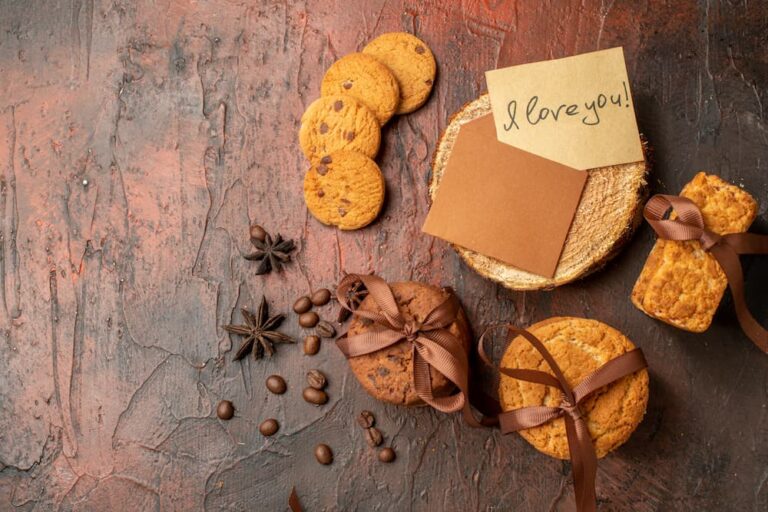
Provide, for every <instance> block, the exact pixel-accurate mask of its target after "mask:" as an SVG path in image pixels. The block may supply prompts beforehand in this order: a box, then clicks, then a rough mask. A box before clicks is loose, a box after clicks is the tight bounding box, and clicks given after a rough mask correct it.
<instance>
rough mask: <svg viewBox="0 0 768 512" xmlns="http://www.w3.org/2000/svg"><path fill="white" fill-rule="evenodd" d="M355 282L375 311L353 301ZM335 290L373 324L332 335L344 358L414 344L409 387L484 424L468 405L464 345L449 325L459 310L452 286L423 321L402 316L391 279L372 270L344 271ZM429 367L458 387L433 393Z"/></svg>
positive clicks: (344, 302) (443, 408)
mask: <svg viewBox="0 0 768 512" xmlns="http://www.w3.org/2000/svg"><path fill="white" fill-rule="evenodd" d="M357 282H362V283H363V285H364V286H365V287H366V288H367V289H368V297H370V298H371V299H372V300H373V301H374V302H375V303H376V305H377V306H378V311H375V310H368V309H365V310H364V309H362V308H358V309H353V308H352V307H351V305H350V304H349V302H348V300H347V291H348V290H349V289H350V288H351V287H352V286H354V285H355V284H356V283H357ZM336 296H337V298H338V299H339V304H341V306H342V307H343V308H345V309H347V310H349V311H350V312H351V313H352V314H353V315H355V316H357V317H361V318H366V319H368V320H371V321H372V322H373V324H374V325H373V326H372V328H371V329H368V330H366V331H365V332H362V333H360V334H356V335H354V336H349V335H348V334H344V335H342V336H341V337H340V338H339V339H338V340H336V346H337V347H339V350H341V352H342V353H343V354H344V355H345V356H346V357H347V358H351V357H358V356H361V355H365V354H370V353H373V352H376V351H378V350H382V349H384V348H387V347H389V346H392V345H395V344H397V343H400V342H401V341H407V342H408V343H410V344H411V345H412V346H413V387H414V389H415V390H416V394H417V395H418V396H419V398H421V399H422V400H423V401H424V402H426V403H427V404H429V405H431V406H432V407H434V408H435V409H437V410H438V411H441V412H457V411H462V413H463V415H464V419H465V420H466V421H467V423H469V424H470V425H471V426H473V427H480V426H483V423H482V422H481V421H478V420H477V419H476V418H475V416H474V415H473V414H472V411H471V409H470V404H469V358H468V357H467V351H466V349H465V348H464V345H463V344H462V343H461V342H460V341H459V340H458V339H456V337H455V336H454V335H453V334H451V332H450V331H449V330H448V328H449V327H450V326H451V324H453V322H454V321H456V315H457V314H458V312H459V303H458V300H457V299H456V296H455V295H453V293H452V292H451V293H449V294H448V296H447V297H446V299H445V300H444V301H443V302H441V303H440V304H438V305H437V306H436V307H435V308H434V309H433V310H432V311H430V312H429V313H427V314H426V316H424V319H423V320H421V321H418V320H416V319H409V318H405V317H404V316H403V314H402V312H401V311H400V308H399V307H398V305H397V301H396V300H395V296H394V294H393V293H392V290H391V289H390V288H389V285H388V284H387V283H386V282H385V281H384V280H383V279H381V278H380V277H377V276H374V275H359V274H349V275H347V276H346V277H345V278H344V279H342V281H341V283H339V286H338V289H337V290H336ZM432 369H434V370H436V371H437V372H439V373H440V374H442V375H443V376H444V377H445V378H446V379H448V380H449V381H450V382H452V383H453V384H454V385H455V386H456V388H457V389H458V392H457V393H454V394H452V395H448V396H434V394H433V391H432V373H431V371H432ZM483 421H485V420H483Z"/></svg>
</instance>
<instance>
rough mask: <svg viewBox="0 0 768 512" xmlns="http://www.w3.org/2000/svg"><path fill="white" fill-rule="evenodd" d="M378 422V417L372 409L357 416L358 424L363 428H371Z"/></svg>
mask: <svg viewBox="0 0 768 512" xmlns="http://www.w3.org/2000/svg"><path fill="white" fill-rule="evenodd" d="M375 423H376V417H375V416H374V415H373V413H372V412H371V411H363V412H361V413H360V414H359V415H358V416H357V424H358V425H360V426H361V427H363V428H371V427H372V426H373V425H374V424H375Z"/></svg>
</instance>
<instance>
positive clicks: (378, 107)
mask: <svg viewBox="0 0 768 512" xmlns="http://www.w3.org/2000/svg"><path fill="white" fill-rule="evenodd" d="M320 94H321V95H322V96H336V95H343V96H351V97H352V98H354V99H356V100H357V101H359V102H360V103H362V104H363V105H365V106H366V107H368V108H369V109H370V110H371V112H373V113H374V115H375V116H376V119H378V120H379V124H380V125H382V126H383V125H384V124H385V123H386V122H387V121H389V118H390V117H392V116H393V115H395V112H396V111H397V107H398V104H399V103H400V88H399V87H398V85H397V79H395V77H394V75H393V74H392V72H391V71H390V70H389V68H387V66H385V65H384V64H382V63H381V62H379V61H378V60H376V59H375V58H373V57H371V56H370V55H366V54H364V53H350V54H349V55H346V56H344V57H342V58H340V59H339V60H337V61H336V62H334V63H333V65H332V66H331V67H330V68H328V71H326V72H325V76H324V77H323V83H322V84H321V85H320Z"/></svg>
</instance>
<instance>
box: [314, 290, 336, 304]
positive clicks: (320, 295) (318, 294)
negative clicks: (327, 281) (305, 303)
mask: <svg viewBox="0 0 768 512" xmlns="http://www.w3.org/2000/svg"><path fill="white" fill-rule="evenodd" d="M309 300H311V301H312V304H314V305H315V306H325V305H326V304H328V302H330V300H331V291H330V290H329V289H328V288H320V289H319V290H316V291H315V293H313V294H312V296H311V297H310V298H309Z"/></svg>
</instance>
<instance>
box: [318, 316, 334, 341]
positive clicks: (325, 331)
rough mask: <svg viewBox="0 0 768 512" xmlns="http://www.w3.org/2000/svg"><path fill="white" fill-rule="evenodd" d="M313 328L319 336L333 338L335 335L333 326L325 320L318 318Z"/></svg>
mask: <svg viewBox="0 0 768 512" xmlns="http://www.w3.org/2000/svg"><path fill="white" fill-rule="evenodd" d="M315 330H316V331H317V334H319V335H320V337H321V338H333V337H334V336H336V328H334V327H333V324H331V323H330V322H326V321H325V320H320V322H319V323H318V324H317V329H315Z"/></svg>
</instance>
